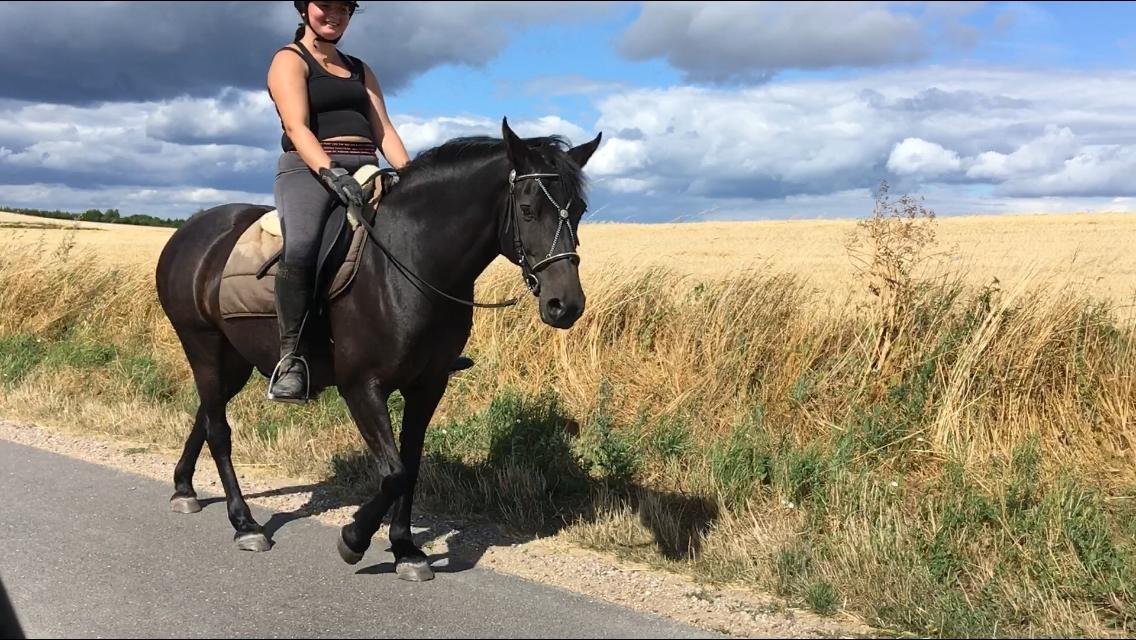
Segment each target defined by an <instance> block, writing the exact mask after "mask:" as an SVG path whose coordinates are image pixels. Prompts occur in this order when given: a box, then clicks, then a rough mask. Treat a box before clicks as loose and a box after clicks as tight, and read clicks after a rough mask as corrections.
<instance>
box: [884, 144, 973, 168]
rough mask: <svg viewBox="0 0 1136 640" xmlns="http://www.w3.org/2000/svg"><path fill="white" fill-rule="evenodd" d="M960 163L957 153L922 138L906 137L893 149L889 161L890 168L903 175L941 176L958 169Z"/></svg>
mask: <svg viewBox="0 0 1136 640" xmlns="http://www.w3.org/2000/svg"><path fill="white" fill-rule="evenodd" d="M960 164H961V162H960V161H959V155H958V154H957V153H955V152H954V151H951V150H949V149H944V148H943V147H942V146H940V145H938V144H936V143H934V142H927V141H926V140H923V139H922V138H904V139H903V142H900V143H897V144H896V145H895V148H894V149H892V152H891V156H890V157H888V161H887V167H888V169H891V170H892V171H894V172H895V173H897V174H898V175H901V176H907V175H915V174H918V175H923V176H927V177H934V176H940V175H942V174H944V173H950V172H952V171H957V170H958V168H959V166H960Z"/></svg>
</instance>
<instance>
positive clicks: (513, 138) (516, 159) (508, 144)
mask: <svg viewBox="0 0 1136 640" xmlns="http://www.w3.org/2000/svg"><path fill="white" fill-rule="evenodd" d="M501 136H502V137H503V138H505V152H506V153H507V154H509V163H510V164H512V165H513V168H514V169H516V170H517V172H518V173H527V172H528V171H529V169H530V167H531V166H532V163H531V162H530V161H529V147H528V145H527V144H525V141H524V140H521V139H520V138H519V137H518V136H517V134H515V133H513V130H512V129H510V128H509V119H508V118H502V119H501Z"/></svg>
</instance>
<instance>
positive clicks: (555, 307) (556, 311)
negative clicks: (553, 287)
mask: <svg viewBox="0 0 1136 640" xmlns="http://www.w3.org/2000/svg"><path fill="white" fill-rule="evenodd" d="M548 315H550V316H552V317H553V318H559V317H561V316H563V315H564V305H563V304H561V303H560V298H552V299H551V300H549V301H548Z"/></svg>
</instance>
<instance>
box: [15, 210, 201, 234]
mask: <svg viewBox="0 0 1136 640" xmlns="http://www.w3.org/2000/svg"><path fill="white" fill-rule="evenodd" d="M0 210H2V211H10V212H12V213H20V214H23V215H26V216H36V217H39V218H55V219H56V220H79V221H82V222H110V223H114V224H134V225H139V226H144V227H173V228H175V229H176V228H177V227H180V226H181V225H182V223H184V222H185V220H166V219H164V218H158V217H155V216H151V215H147V214H138V213H136V214H134V215H130V216H123V215H121V214H120V213H119V212H118V209H107V210H106V211H100V210H99V209H87V210H86V211H84V212H82V213H75V212H71V211H42V210H40V209H21V208H19V207H5V206H0Z"/></svg>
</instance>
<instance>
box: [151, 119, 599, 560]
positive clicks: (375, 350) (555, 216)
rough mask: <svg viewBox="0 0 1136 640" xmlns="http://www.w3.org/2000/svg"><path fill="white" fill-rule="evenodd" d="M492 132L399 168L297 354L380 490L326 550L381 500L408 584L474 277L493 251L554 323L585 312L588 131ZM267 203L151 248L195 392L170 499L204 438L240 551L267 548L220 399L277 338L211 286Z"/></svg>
mask: <svg viewBox="0 0 1136 640" xmlns="http://www.w3.org/2000/svg"><path fill="white" fill-rule="evenodd" d="M502 133H503V136H504V139H503V140H498V139H493V138H463V139H458V140H452V141H450V142H447V143H446V144H443V145H441V146H439V147H436V148H434V149H431V150H428V151H426V152H423V153H422V154H420V155H419V156H418V157H417V158H416V159H415V160H414V161H413V162H412V163H411V165H410V166H409V167H408V168H406V169H405V170H404V172H403V174H402V175H401V176H400V178H401V181H400V182H399V183H398V184H397V186H396V187H394V188H393V189H391V190H390V192H389V193H387V194H385V195H384V197H383V200H382V203H381V204H380V206H379V212H378V215H377V216H376V219H375V224H374V227H373V231H374V234H373V236H372V237H371V238H369V239H368V240H367V241H366V244H365V248H364V250H363V252H362V256H361V263H360V266H359V270H358V272H357V275H356V277H355V280H354V281H353V283H352V284H351V285H350V287H349V289H348V290H347V291H346V292H345V293H343V294H342V295H340V296H339V297H337V298H336V299H335V300H334V301H333V302H332V303H331V304H330V305H329V306H328V309H327V329H328V330H329V331H330V335H331V337H332V338H333V339H334V342H333V344H332V343H330V342H329V344H327V345H326V349H325V352H324V354H323V355H322V356H317V355H310V356H309V360H310V361H309V367H310V380H311V396H312V397H315V396H316V395H317V394H318V393H319V392H320V391H321V390H323V389H326V388H328V387H331V386H335V387H337V388H338V389H339V392H340V394H341V395H342V397H343V399H344V400H345V401H346V404H347V407H348V409H349V410H350V412H351V416H352V418H353V419H354V420H355V423H356V425H357V426H358V428H359V432H360V433H361V434H362V436H363V440H364V441H366V443H367V446H368V447H369V448H370V450H371V451H372V452H373V453H374V455H375V456H376V458H377V459H378V463H379V465H380V470H381V472H382V476H383V477H382V481H381V483H380V488H379V493H378V495H376V496H374V497H373V498H372V499H370V500H369V501H367V502H365V503H364V504H363V505H361V506H360V507H359V509H358V510H357V511H356V513H355V516H354V519H353V522H352V523H351V524H348V525H347V526H344V527H343V529H342V532H341V535H340V536H339V538H340V539H339V540H338V548H339V552H340V555H341V556H342V557H343V559H344V560H346V561H347V562H349V563H352V564H354V563H357V562H359V561H360V560H361V559H362V557H363V553H364V552H365V551H366V550H367V548H368V547H369V546H370V543H371V537H372V536H373V535H374V534H375V532H376V531H378V529H379V526H380V524H381V522H382V520H383V518H384V516H385V515H386V513H387V511H388V510H389V509H390V508H391V507H392V505H395V506H396V511H395V513H394V514H393V516H392V519H391V527H390V541H391V548H392V551H393V553H394V556H395V559H396V563H395V566H396V572H397V574H398V575H399V576H400V577H402V578H404V579H408V580H428V579H430V578H431V577H433V572H432V570H431V569H430V566H429V564H428V563H427V560H426V556H425V554H423V553H422V551H421V550H420V549H419V548H418V547H416V546H415V545H414V543H413V541H412V539H411V532H410V512H411V504H412V501H413V497H414V487H415V483H416V481H417V479H418V469H419V462H420V460H421V456H422V443H423V439H424V437H425V433H426V426H427V424H428V423H429V422H430V419H431V417H432V416H433V414H434V410H435V408H436V407H437V405H438V402H439V401H440V400H441V398H442V394H443V393H444V392H445V389H446V385H447V382H448V380H449V374H450V371H451V365H452V364H453V363H454V361H455V359H456V358H457V357H458V355H459V354H460V353H461V352H462V349H463V348H464V346H465V343H466V341H467V340H468V338H469V333H470V328H471V327H472V323H473V310H472V307H470V306H468V305H463V304H459V303H458V301H459V300H472V296H473V289H474V280H475V279H476V278H477V277H478V275H479V274H481V272H482V271H484V270H485V268H486V267H488V266H489V264H490V263H491V262H492V261H493V260H494V259H495V258H496V257H497V256H498V255H504V256H505V257H506V258H508V259H509V260H510V261H512V262H516V263H517V264H518V265H520V267H521V269H522V272H523V274H524V278H525V281H526V282H527V283H528V284H529V287H530V289H531V290H532V291H533V293H534V294H536V295H537V296H538V297H539V300H540V316H541V320H543V321H544V322H545V323H546V324H549V325H551V326H553V327H556V328H560V329H567V328H569V327H571V326H572V325H573V324H574V323H575V321H576V320H577V319H578V318H579V317H580V314H581V313H583V310H584V292H583V290H582V288H581V286H580V277H579V270H578V266H577V265H578V262H579V257H578V255H577V254H576V246H577V244H578V243H577V240H576V231H577V227H578V225H579V221H580V216H581V215H583V213H584V210H585V208H586V201H585V197H584V180H583V175H582V168H583V166H584V165H585V164H586V163H587V161H588V159H589V158H590V157H591V155H592V153H593V152H595V150H596V148H597V147H598V146H599V142H600V135H597V136H596V138H595V139H594V140H592V141H591V142H588V143H585V144H583V145H580V146H578V147H574V148H568V145H567V144H566V143H565V142H564V140H563V139H562V138H560V137H558V136H552V137H544V138H532V139H526V140H522V139H520V138H518V137H517V135H516V134H514V133H513V131H512V130H511V129H510V128H509V125H508V122H507V121H505V120H503V121H502ZM601 135H602V134H601ZM267 210H268V207H264V206H258V205H249V204H227V205H221V206H218V207H214V208H212V209H209V210H206V211H203V212H200V213H198V214H196V215H194V216H193V217H192V218H190V219H189V220H188V221H187V222H186V223H185V224H184V225H183V226H182V227H181V228H180V229H178V231H177V232H176V233H174V234H173V236H172V237H171V238H170V240H169V242H168V243H167V244H166V246H165V248H164V249H163V250H162V254H161V257H160V259H159V260H158V267H157V274H156V276H157V289H158V298H159V300H160V301H161V304H162V308H163V309H164V310H165V313H166V315H167V317H168V318H169V320H170V322H171V324H173V327H174V329H175V330H176V331H177V335H178V338H179V339H180V340H181V344H182V347H183V348H184V350H185V355H186V358H187V360H188V361H189V365H190V368H191V369H192V371H193V378H194V382H195V383H196V386H197V393H198V396H199V397H200V405H199V407H198V409H197V417H196V419H195V421H194V424H193V430H192V431H191V432H190V434H189V437H188V438H187V439H186V443H185V449H184V451H183V453H182V456H181V460H180V461H179V462H178V464H177V467H176V468H175V470H174V489H175V491H174V494H173V497H172V498H171V506H172V508H173V509H174V511H178V512H182V513H193V512H196V511H199V510H200V509H201V506H200V504H199V503H198V502H197V495H196V493H195V492H194V489H193V471H194V466H195V464H196V462H197V457H198V455H199V454H200V452H201V446H202V444H203V443H204V442H205V441H206V440H208V442H209V451H210V453H211V454H212V456H213V461H214V462H215V463H216V464H217V470H218V472H219V473H220V476H221V482H222V484H223V485H224V488H225V498H226V502H227V505H228V513H229V521H230V522H232V524H233V527H234V528H235V529H236V535H235V536H234V540H235V541H236V543H237V545H238V546H239V547H240V548H241V549H247V550H252V551H265V550H267V549H268V548H269V543H268V540H267V539H266V537H265V535H264V532H263V530H262V529H261V527H260V525H259V524H257V522H256V520H254V519H253V517H252V514H251V513H250V512H249V508H248V505H247V504H245V500H244V497H243V496H242V495H241V489H240V486H239V484H238V482H237V476H236V474H235V473H234V471H233V464H232V462H231V460H230V451H231V440H230V433H231V432H230V427H229V423H228V421H227V420H226V417H225V408H226V405H227V404H228V402H229V400H230V399H232V398H233V397H234V396H235V395H237V393H239V392H240V391H241V389H242V388H243V387H244V386H245V384H246V383H247V382H248V379H249V376H250V375H251V373H252V370H253V368H254V367H255V368H256V369H257V370H259V371H260V373H261V374H262V375H265V376H266V377H267V376H269V375H271V372H272V370H273V368H274V366H275V364H276V361H277V360H278V358H279V346H278V345H279V342H278V341H279V337H278V330H277V325H276V319H275V318H271V317H270V318H239V319H227V320H226V319H222V318H221V316H220V313H219V302H218V290H219V283H220V280H221V273H222V270H223V268H224V265H225V262H226V260H227V258H228V256H229V253H230V252H231V250H232V249H233V246H234V244H235V243H236V241H237V238H238V237H239V236H240V235H241V233H242V232H243V231H244V230H245V229H246V228H248V226H249V225H250V224H252V222H253V221H254V220H256V219H257V218H258V217H259V216H260V215H262V214H263V213H265V212H266V211H267ZM423 285H426V286H423ZM395 390H398V391H400V392H401V393H402V395H403V397H404V399H405V411H404V417H403V423H402V430H401V437H400V443H399V445H400V446H398V447H396V445H395V442H394V436H393V432H392V429H391V418H390V414H389V413H388V411H387V399H388V398H389V397H390V394H391V393H393V392H394V391H395ZM400 449H401V453H400Z"/></svg>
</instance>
